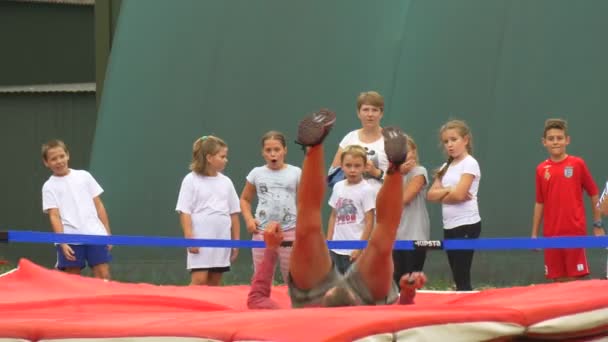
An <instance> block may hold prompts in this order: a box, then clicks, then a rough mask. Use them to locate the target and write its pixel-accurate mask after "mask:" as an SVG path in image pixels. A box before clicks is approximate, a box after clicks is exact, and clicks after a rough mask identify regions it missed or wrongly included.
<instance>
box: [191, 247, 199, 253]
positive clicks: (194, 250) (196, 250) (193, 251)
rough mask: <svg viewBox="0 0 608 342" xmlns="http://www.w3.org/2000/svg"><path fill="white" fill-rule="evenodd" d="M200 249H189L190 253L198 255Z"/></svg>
mask: <svg viewBox="0 0 608 342" xmlns="http://www.w3.org/2000/svg"><path fill="white" fill-rule="evenodd" d="M199 250H200V247H188V252H190V253H192V254H198V252H199Z"/></svg>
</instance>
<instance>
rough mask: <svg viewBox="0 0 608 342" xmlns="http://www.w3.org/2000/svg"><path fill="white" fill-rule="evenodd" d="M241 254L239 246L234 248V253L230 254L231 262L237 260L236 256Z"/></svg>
mask: <svg viewBox="0 0 608 342" xmlns="http://www.w3.org/2000/svg"><path fill="white" fill-rule="evenodd" d="M238 256H239V249H238V248H233V249H232V253H231V254H230V262H235V261H236V257H238Z"/></svg>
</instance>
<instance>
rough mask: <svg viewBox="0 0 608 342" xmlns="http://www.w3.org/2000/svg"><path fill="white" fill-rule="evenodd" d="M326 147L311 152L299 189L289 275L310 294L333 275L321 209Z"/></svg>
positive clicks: (307, 155) (307, 157) (308, 153)
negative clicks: (331, 273) (324, 149)
mask: <svg viewBox="0 0 608 342" xmlns="http://www.w3.org/2000/svg"><path fill="white" fill-rule="evenodd" d="M325 186H326V185H325V167H324V161H323V146H321V145H315V146H312V147H310V148H309V149H308V151H307V152H306V156H305V157H304V163H303V165H302V176H301V179H300V184H299V187H298V212H297V218H296V238H295V241H294V244H293V250H292V253H291V258H290V262H289V273H290V275H291V279H292V280H293V283H294V285H295V286H296V287H298V288H300V289H303V290H307V289H311V288H313V287H315V286H316V285H317V284H319V283H320V282H321V281H322V280H323V279H324V278H325V277H326V276H327V274H328V273H329V272H330V271H331V266H332V263H331V258H330V256H329V250H328V249H327V242H326V241H325V236H324V235H323V230H322V226H321V206H322V203H323V196H324V195H325Z"/></svg>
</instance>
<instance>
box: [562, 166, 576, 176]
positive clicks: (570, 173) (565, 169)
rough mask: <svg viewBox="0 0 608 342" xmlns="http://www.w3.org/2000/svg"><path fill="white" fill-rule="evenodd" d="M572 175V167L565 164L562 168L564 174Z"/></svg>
mask: <svg viewBox="0 0 608 342" xmlns="http://www.w3.org/2000/svg"><path fill="white" fill-rule="evenodd" d="M572 175H574V167H572V166H566V167H565V168H564V176H566V178H570V177H572Z"/></svg>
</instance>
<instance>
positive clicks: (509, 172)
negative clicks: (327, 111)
mask: <svg viewBox="0 0 608 342" xmlns="http://www.w3.org/2000/svg"><path fill="white" fill-rule="evenodd" d="M607 10H608V2H605V1H602V0H596V1H578V2H575V1H565V0H560V1H556V0H542V1H541V0H539V1H523V0H522V1H506V0H505V1H484V0H462V1H457V2H456V1H454V2H447V1H440V0H411V1H383V2H370V1H363V0H358V1H346V0H343V1H332V2H328V1H321V0H315V1H306V2H289V3H287V2H284V1H279V0H272V1H271V0H266V1H255V2H250V1H230V2H228V1H194V0H192V1H179V2H169V1H161V0H151V1H133V0H125V1H124V2H123V3H122V7H121V16H120V19H119V22H118V26H117V31H116V35H115V37H114V42H113V46H112V55H111V58H110V64H109V68H108V73H107V79H106V84H105V89H104V95H103V99H102V102H101V108H100V115H99V119H98V125H97V131H96V136H95V142H94V147H93V155H92V159H91V168H92V171H93V173H94V175H95V176H96V177H97V178H98V180H99V181H100V183H101V184H102V186H104V188H105V189H106V194H105V195H104V200H105V202H106V206H107V208H108V210H109V214H110V218H111V221H112V225H113V227H114V231H115V233H117V234H140V235H172V236H180V235H181V230H180V227H179V223H178V220H177V215H176V214H175V212H174V208H175V202H176V198H177V192H178V190H179V185H180V182H181V179H182V177H183V176H184V175H185V174H186V173H187V172H188V169H187V166H188V163H189V158H190V153H191V146H192V142H193V140H194V139H195V138H196V137H199V136H201V135H205V134H215V135H218V136H220V137H222V138H224V139H225V140H226V141H227V142H228V144H229V146H230V155H229V159H230V163H229V165H228V168H227V170H226V174H227V175H228V176H229V177H231V178H232V180H233V181H234V183H235V185H236V186H237V191H238V192H240V190H241V189H242V186H243V184H244V178H245V175H246V174H247V172H248V171H249V170H250V169H251V168H252V167H254V166H257V165H260V164H262V163H263V160H262V158H261V157H260V155H259V145H258V140H259V137H260V136H261V135H262V134H263V133H264V132H265V131H267V130H270V129H278V130H281V131H284V132H285V133H286V134H287V135H288V136H289V138H290V139H289V140H292V139H293V137H294V132H295V125H296V122H297V119H298V118H299V117H301V115H302V114H304V113H306V112H309V111H311V110H314V109H316V108H319V107H329V108H332V109H334V110H336V111H337V113H338V116H339V118H338V123H337V125H336V128H335V129H334V131H333V132H332V135H331V136H330V137H329V139H328V141H327V144H326V146H327V156H326V159H327V161H329V160H330V159H331V157H332V156H333V153H334V151H335V148H336V146H337V143H338V141H339V140H340V139H341V138H342V136H343V135H344V134H345V133H347V132H348V131H350V130H352V129H354V128H356V127H358V126H359V123H358V121H357V119H356V116H355V98H356V96H357V94H358V93H359V92H361V91H365V90H370V89H374V90H378V91H379V92H381V93H382V94H384V95H385V98H386V112H385V117H384V120H383V124H384V125H389V124H390V125H393V124H395V125H399V126H402V127H403V128H404V129H405V130H406V131H407V132H408V133H410V134H411V135H412V136H413V137H414V138H415V139H416V140H417V142H418V143H419V149H420V156H421V162H422V164H423V165H425V166H426V167H427V168H429V169H432V168H434V167H436V166H438V165H439V164H440V163H441V162H442V160H443V156H442V153H441V151H440V150H439V148H438V139H437V130H438V128H439V126H440V125H441V123H443V122H444V121H446V120H448V119H450V118H461V119H465V120H467V121H468V122H469V124H470V126H471V128H472V130H473V134H474V140H475V156H476V158H477V159H478V160H479V162H480V165H481V169H482V174H483V176H482V180H481V190H480V194H479V198H480V208H481V215H482V218H483V233H482V235H483V236H484V237H507V236H529V234H530V222H531V214H532V206H533V203H534V168H535V166H536V164H537V163H538V162H540V161H541V160H542V159H544V158H545V157H546V154H545V151H544V150H543V148H542V146H541V145H540V136H541V133H542V126H543V122H544V120H545V119H546V118H547V117H549V116H560V117H563V118H566V119H568V120H569V122H570V126H571V134H572V136H573V138H572V144H571V146H570V152H571V153H572V154H576V155H580V156H582V157H584V158H585V159H586V160H587V161H588V164H589V167H590V169H591V171H592V173H593V174H594V176H595V177H596V181H598V182H600V183H601V182H603V180H604V179H605V175H607V174H608V163H607V162H606V161H605V159H603V158H602V155H601V153H600V151H599V150H598V148H597V145H596V144H597V141H598V138H597V136H599V135H601V134H602V132H603V131H604V129H603V127H605V126H606V125H607V124H608V116H607V115H606V114H605V113H604V108H606V106H605V105H604V104H605V101H606V100H605V99H606V97H605V95H604V91H603V90H604V89H603V88H604V87H603V86H604V85H605V84H606V81H607V79H608V66H607V65H606V63H605V60H606V57H607V56H606V55H607V54H608V46H606V43H605V37H604V36H605V32H607V30H608V22H607V21H606V20H605V17H604V13H606V11H607ZM289 148H290V153H289V156H288V159H289V162H291V163H293V164H296V165H299V164H300V162H301V160H302V153H301V152H300V151H299V150H298V149H297V147H296V146H294V145H293V144H290V145H289ZM429 208H430V210H431V213H432V225H433V228H432V230H433V232H432V234H433V237H435V238H440V237H441V234H442V230H441V219H440V215H439V207H438V206H437V205H435V204H429ZM243 236H245V234H243ZM115 254H116V261H115V263H114V269H115V271H116V274H117V277H118V278H122V279H126V280H146V281H155V282H175V281H180V282H181V281H185V279H186V278H187V274H186V272H185V270H184V263H185V255H184V254H185V253H184V251H182V250H178V249H172V248H167V249H153V248H150V249H146V248H134V247H124V248H119V249H117V250H116V252H115ZM247 256H248V251H242V253H241V259H240V261H239V263H238V264H237V265H236V266H235V272H231V274H230V275H228V278H229V279H228V280H229V281H240V282H246V281H248V279H249V276H250V275H251V270H250V260H249V259H248V258H247ZM590 257H591V267H592V271H593V272H594V273H593V276H594V277H599V276H602V275H603V274H602V271H603V270H604V269H605V254H604V253H603V251H600V250H594V251H590ZM510 266H511V267H512V266H516V267H517V269H518V270H519V272H518V273H517V276H516V277H514V276H513V272H505V269H507V268H508V267H510ZM542 270H543V269H542V254H538V253H534V252H531V251H499V252H484V253H479V254H478V255H477V257H476V259H475V262H474V282H475V285H477V286H480V285H483V284H496V285H500V284H519V283H530V282H539V281H543V280H542ZM427 271H428V273H429V274H430V277H431V278H432V279H439V280H441V279H449V278H450V276H449V269H448V267H447V262H446V259H445V256H444V255H443V254H442V253H440V252H437V253H434V252H433V253H431V255H430V256H429V258H428V267H427Z"/></svg>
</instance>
